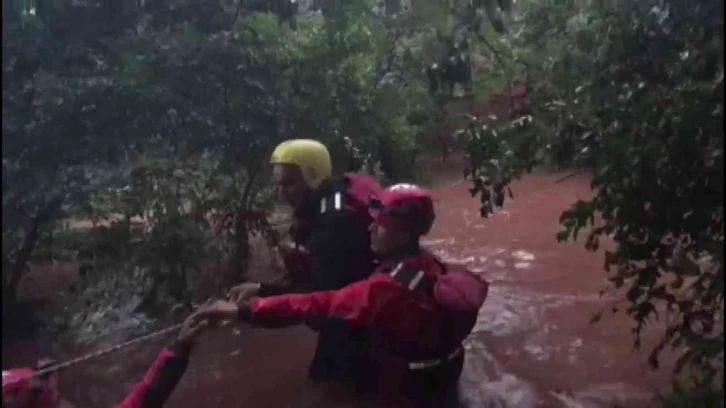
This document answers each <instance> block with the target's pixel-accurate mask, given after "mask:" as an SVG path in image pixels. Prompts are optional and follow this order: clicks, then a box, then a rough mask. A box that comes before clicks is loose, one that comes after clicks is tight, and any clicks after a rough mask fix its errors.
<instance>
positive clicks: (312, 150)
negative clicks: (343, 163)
mask: <svg viewBox="0 0 726 408" xmlns="http://www.w3.org/2000/svg"><path fill="white" fill-rule="evenodd" d="M270 164H294V165H296V166H298V167H300V170H302V173H303V177H304V178H305V183H306V184H307V185H308V186H310V187H312V188H316V187H318V186H320V184H322V183H323V181H325V180H327V179H329V178H330V176H331V175H332V174H333V166H332V165H331V163H330V153H329V152H328V148H327V147H325V145H324V144H322V143H320V142H318V141H317V140H310V139H293V140H288V141H285V142H282V143H280V144H279V145H277V147H276V148H275V151H273V152H272V157H271V158H270Z"/></svg>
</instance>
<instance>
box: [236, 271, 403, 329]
mask: <svg viewBox="0 0 726 408" xmlns="http://www.w3.org/2000/svg"><path fill="white" fill-rule="evenodd" d="M398 292H399V288H398V287H397V285H396V284H395V283H393V282H392V281H390V280H388V279H386V278H385V277H378V276H373V277H371V278H368V279H366V280H363V281H359V282H356V283H353V284H351V285H348V286H346V287H344V288H342V289H340V290H334V291H326V292H314V293H310V294H304V295H282V296H270V297H265V298H253V299H252V301H251V302H250V309H251V320H252V322H253V323H262V324H264V322H265V321H266V320H275V319H281V318H286V319H289V318H295V319H301V320H302V319H308V318H331V317H335V318H339V319H342V320H344V321H345V322H346V323H348V324H350V325H351V326H355V327H365V326H370V325H372V324H374V323H375V322H376V320H377V318H378V316H379V315H380V312H381V310H382V309H383V308H385V307H386V306H387V305H389V304H390V303H391V301H392V300H394V298H395V297H396V296H397V294H398Z"/></svg>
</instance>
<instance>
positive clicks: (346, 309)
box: [241, 251, 476, 407]
mask: <svg viewBox="0 0 726 408" xmlns="http://www.w3.org/2000/svg"><path fill="white" fill-rule="evenodd" d="M397 270H406V271H414V273H417V272H418V271H421V272H423V274H422V276H421V279H416V277H415V276H411V277H410V278H409V279H408V280H401V279H399V276H400V275H401V274H402V273H403V272H401V273H400V274H398V275H397V274H396V273H394V271H397ZM442 273H445V269H444V267H443V266H442V265H441V264H440V263H439V262H438V261H437V260H436V258H435V257H434V256H433V255H431V254H429V253H428V252H424V251H421V252H419V253H418V254H417V255H415V256H409V257H407V258H404V259H402V260H401V259H399V260H397V261H395V262H392V261H389V262H385V263H383V264H381V265H380V266H379V268H377V269H376V272H375V273H374V274H373V275H371V276H370V277H369V278H368V279H366V280H363V281H359V282H355V283H353V284H351V285H348V286H346V287H344V288H342V289H340V290H333V291H324V292H315V293H310V294H290V295H282V296H272V297H264V298H260V297H258V298H253V299H252V300H251V302H250V305H249V310H247V311H246V313H248V316H246V317H247V318H248V319H249V320H250V321H251V323H252V324H256V325H260V326H266V325H273V324H274V322H276V321H280V320H285V319H291V318H294V319H300V320H304V319H310V318H325V319H336V320H337V319H340V320H343V321H344V322H345V323H346V324H347V325H348V326H349V327H352V328H365V329H366V331H367V332H368V333H369V334H370V335H371V338H372V339H374V340H373V347H372V350H371V354H372V356H373V358H374V361H376V365H377V366H378V370H377V374H378V376H379V390H380V391H381V392H383V394H384V397H389V398H387V401H385V402H387V403H389V404H393V405H394V406H397V405H400V404H401V402H400V399H399V398H398V396H397V395H395V394H397V393H398V391H399V390H400V389H402V388H405V387H408V385H407V384H409V383H410V381H409V377H411V375H410V370H409V368H411V364H412V363H413V364H420V362H421V361H425V360H432V359H442V360H443V359H445V358H447V356H449V355H452V354H453V353H455V352H461V351H460V350H461V341H463V339H464V337H465V335H466V334H468V332H467V333H465V334H464V335H463V336H461V335H456V336H454V337H452V336H450V335H447V334H449V333H454V332H456V330H446V328H445V326H444V325H445V324H446V322H447V321H448V320H450V319H448V317H449V316H447V315H445V314H444V313H443V312H442V310H441V308H440V307H439V306H438V304H437V303H436V301H435V300H434V298H433V296H432V295H431V291H430V290H427V289H425V287H426V286H427V287H428V288H429V289H430V288H431V287H433V283H434V282H435V281H436V279H437V277H438V276H440V274H442ZM411 278H412V279H411ZM407 283H410V284H407ZM419 284H420V285H423V286H424V290H413V287H418V286H419ZM241 313H243V314H244V313H245V312H244V311H243V312H241ZM475 318H476V317H475V316H474V319H475ZM409 403H410V402H409ZM408 406H411V407H414V406H417V405H407V407H408Z"/></svg>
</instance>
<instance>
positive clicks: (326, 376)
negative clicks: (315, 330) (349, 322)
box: [308, 321, 375, 392]
mask: <svg viewBox="0 0 726 408" xmlns="http://www.w3.org/2000/svg"><path fill="white" fill-rule="evenodd" d="M368 350H369V343H368V338H367V336H366V334H365V333H364V332H361V331H357V330H351V329H350V328H348V327H346V326H345V325H344V323H343V322H338V321H327V322H325V323H324V324H323V325H322V326H320V330H319V335H318V343H317V346H316V348H315V354H314V356H313V360H312V362H311V364H310V369H309V371H308V376H309V377H310V378H311V379H312V380H314V381H320V382H327V381H336V382H337V381H340V382H348V383H351V384H352V385H354V386H355V387H356V388H357V389H358V390H359V391H361V392H367V391H370V390H371V389H372V387H373V384H375V378H374V376H375V371H374V369H373V367H372V366H371V364H370V360H369V358H368Z"/></svg>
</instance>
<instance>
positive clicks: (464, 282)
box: [389, 258, 489, 343]
mask: <svg viewBox="0 0 726 408" xmlns="http://www.w3.org/2000/svg"><path fill="white" fill-rule="evenodd" d="M432 260H433V261H434V262H435V264H436V265H437V266H438V267H440V268H441V270H442V273H441V274H439V275H438V276H437V277H436V278H435V279H433V278H427V277H426V275H425V274H424V272H423V271H422V270H419V269H417V268H412V267H410V266H408V265H406V264H405V263H404V262H401V263H400V264H399V265H398V266H397V267H396V268H394V269H393V270H392V271H391V272H389V275H390V276H391V277H392V278H394V279H395V280H396V281H398V282H399V283H400V284H402V285H403V286H405V287H407V288H408V289H409V290H411V291H413V292H418V293H423V294H425V295H427V296H431V297H432V298H433V300H434V301H435V302H436V304H437V305H438V307H439V309H440V312H441V314H442V327H441V328H440V332H441V336H443V337H446V339H443V338H442V341H443V342H444V343H460V342H461V341H463V340H464V339H465V338H466V337H467V336H468V335H469V334H470V333H471V332H472V330H473V329H474V326H475V325H476V320H477V316H478V314H479V309H481V307H482V305H483V304H484V301H485V300H486V298H487V295H488V294H489V283H488V282H487V281H486V280H484V279H483V278H481V277H480V276H479V275H477V274H475V273H473V272H471V271H470V270H468V269H467V268H465V267H463V266H459V265H452V264H445V263H443V262H441V261H439V260H438V259H435V258H433V259H432Z"/></svg>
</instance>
